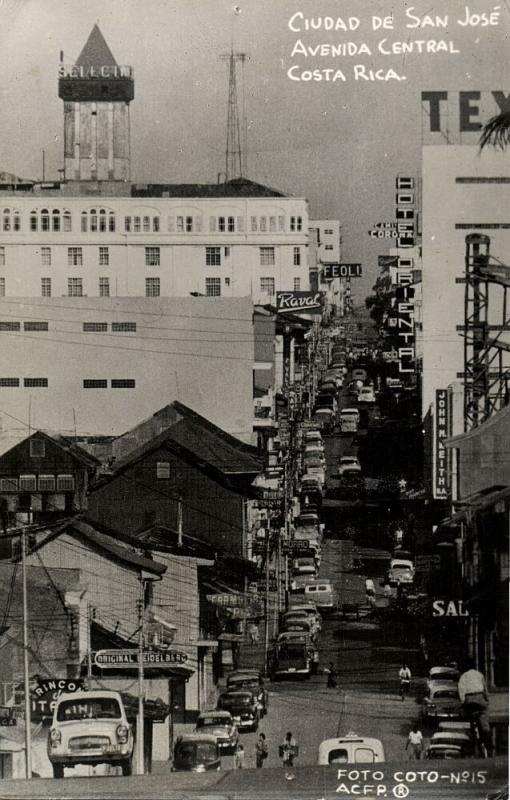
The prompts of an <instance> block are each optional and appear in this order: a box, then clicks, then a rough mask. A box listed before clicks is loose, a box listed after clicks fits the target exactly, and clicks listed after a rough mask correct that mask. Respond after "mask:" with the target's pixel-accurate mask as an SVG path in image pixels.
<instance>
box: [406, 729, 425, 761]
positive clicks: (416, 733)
mask: <svg viewBox="0 0 510 800" xmlns="http://www.w3.org/2000/svg"><path fill="white" fill-rule="evenodd" d="M409 747H410V748H411V753H410V758H411V759H413V758H414V759H416V760H417V761H419V760H420V759H421V756H422V752H423V734H422V732H421V731H420V730H418V726H417V725H414V726H413V727H412V728H411V730H410V731H409V736H408V738H407V742H406V750H407V749H408V748H409Z"/></svg>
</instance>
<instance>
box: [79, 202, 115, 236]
mask: <svg viewBox="0 0 510 800" xmlns="http://www.w3.org/2000/svg"><path fill="white" fill-rule="evenodd" d="M81 230H82V233H87V231H90V232H91V233H98V232H99V233H106V232H107V231H110V232H112V233H113V232H114V231H115V212H114V211H111V210H110V209H108V208H91V209H90V210H89V211H82V212H81Z"/></svg>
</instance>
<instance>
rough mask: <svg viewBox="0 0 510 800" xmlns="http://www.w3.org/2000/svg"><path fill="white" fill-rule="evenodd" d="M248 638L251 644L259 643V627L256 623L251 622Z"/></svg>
mask: <svg viewBox="0 0 510 800" xmlns="http://www.w3.org/2000/svg"><path fill="white" fill-rule="evenodd" d="M248 633H249V636H250V643H251V644H258V641H259V626H258V625H257V623H256V622H252V623H251V625H250V628H249V631H248Z"/></svg>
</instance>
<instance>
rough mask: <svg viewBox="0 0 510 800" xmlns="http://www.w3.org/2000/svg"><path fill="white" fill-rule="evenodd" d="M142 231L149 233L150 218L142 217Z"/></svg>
mask: <svg viewBox="0 0 510 800" xmlns="http://www.w3.org/2000/svg"><path fill="white" fill-rule="evenodd" d="M143 232H144V233H150V232H151V218H150V217H144V218H143Z"/></svg>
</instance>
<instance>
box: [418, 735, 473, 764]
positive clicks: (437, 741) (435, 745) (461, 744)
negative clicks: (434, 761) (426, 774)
mask: <svg viewBox="0 0 510 800" xmlns="http://www.w3.org/2000/svg"><path fill="white" fill-rule="evenodd" d="M450 747H455V748H458V750H459V751H460V754H459V755H460V757H461V758H467V757H469V756H472V755H473V742H472V740H471V734H470V733H464V732H462V731H437V732H436V733H434V734H433V735H432V738H431V740H430V744H429V749H428V752H427V757H428V758H436V756H435V755H431V753H432V754H433V753H434V752H435V751H436V752H437V751H438V750H440V749H441V748H445V749H448V748H450Z"/></svg>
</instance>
